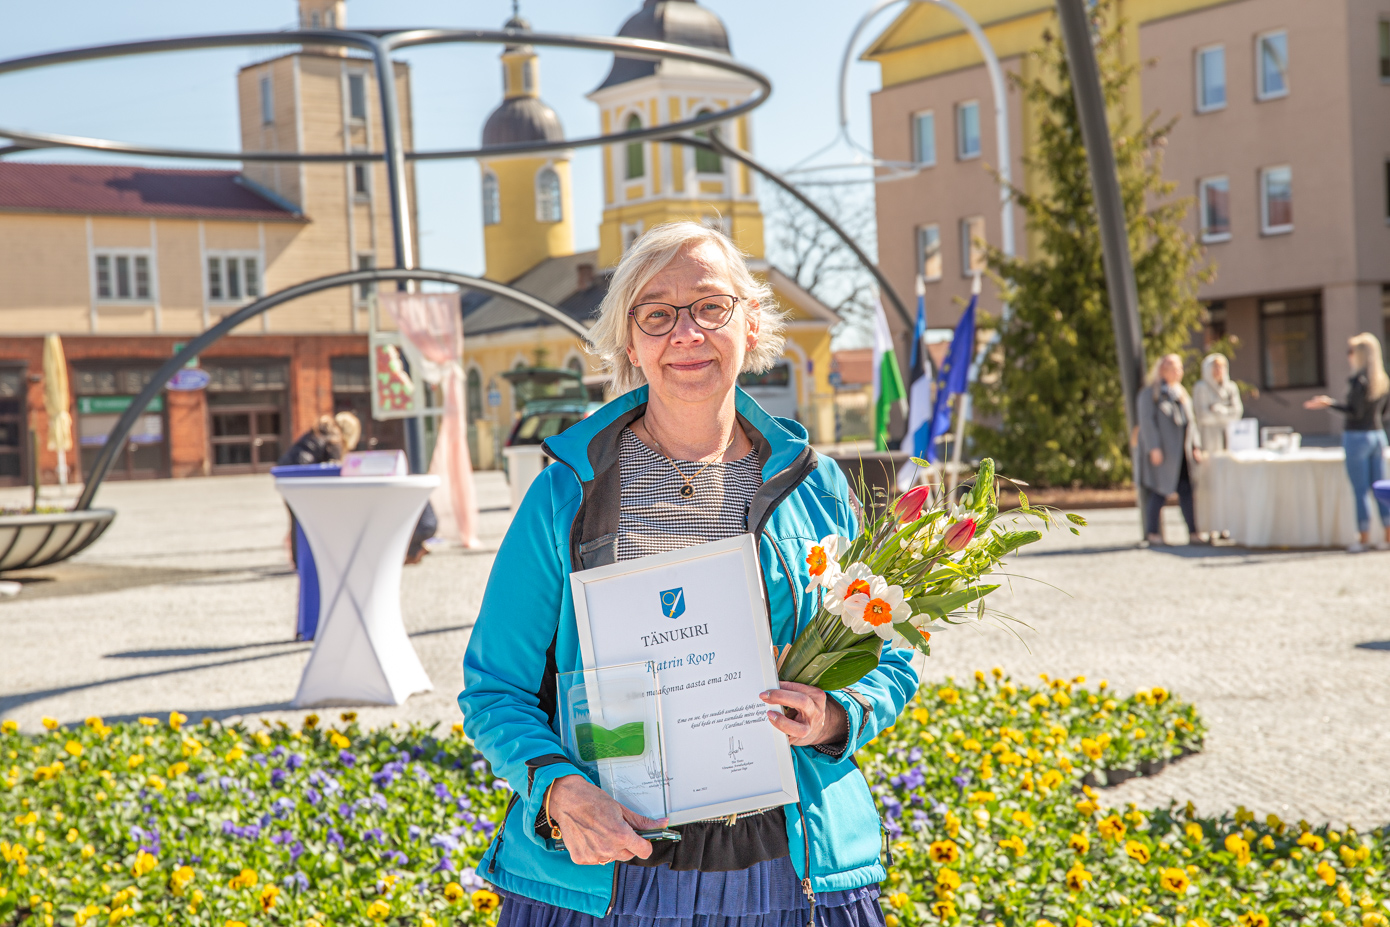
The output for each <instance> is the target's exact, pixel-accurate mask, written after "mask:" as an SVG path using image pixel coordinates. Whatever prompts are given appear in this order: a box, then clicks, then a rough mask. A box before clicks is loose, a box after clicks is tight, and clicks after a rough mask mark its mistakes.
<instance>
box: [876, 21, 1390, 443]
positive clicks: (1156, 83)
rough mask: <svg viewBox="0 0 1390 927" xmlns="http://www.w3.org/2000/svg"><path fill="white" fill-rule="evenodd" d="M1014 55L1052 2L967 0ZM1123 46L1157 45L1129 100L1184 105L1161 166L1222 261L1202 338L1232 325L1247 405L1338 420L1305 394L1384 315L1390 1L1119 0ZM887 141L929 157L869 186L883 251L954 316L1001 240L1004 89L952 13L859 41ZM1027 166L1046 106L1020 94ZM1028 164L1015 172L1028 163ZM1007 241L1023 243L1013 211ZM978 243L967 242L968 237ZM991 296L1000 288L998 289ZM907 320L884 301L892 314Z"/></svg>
mask: <svg viewBox="0 0 1390 927" xmlns="http://www.w3.org/2000/svg"><path fill="white" fill-rule="evenodd" d="M962 5H963V6H964V7H965V8H966V9H967V10H968V11H969V12H970V13H971V14H972V15H974V16H975V17H976V18H977V19H978V20H979V21H980V23H981V25H982V26H983V27H984V28H985V32H986V34H987V35H988V36H989V38H990V41H991V43H992V44H993V46H994V48H995V51H996V53H997V54H998V56H999V57H1000V59H1001V62H1002V64H1003V67H1004V69H1005V70H1006V71H1010V72H1014V73H1018V72H1019V71H1020V69H1027V68H1030V67H1033V65H1032V63H1031V62H1030V61H1029V60H1028V59H1027V58H1026V57H1025V56H1026V53H1027V52H1028V51H1029V50H1030V49H1032V48H1035V47H1037V46H1038V45H1039V44H1040V42H1041V37H1042V34H1043V31H1044V30H1047V29H1051V30H1052V31H1053V32H1054V34H1055V32H1056V25H1055V13H1054V12H1053V4H1052V3H1051V2H1049V0H962ZM1118 9H1119V12H1120V14H1121V16H1122V17H1123V18H1124V20H1125V21H1126V23H1127V28H1126V40H1127V41H1126V47H1125V54H1126V55H1127V56H1128V57H1129V58H1130V60H1134V61H1141V62H1145V63H1146V66H1145V67H1144V68H1143V69H1142V70H1141V76H1140V79H1139V80H1138V81H1137V87H1136V88H1135V92H1133V93H1131V96H1130V98H1129V99H1128V100H1127V101H1126V103H1125V109H1126V113H1127V115H1129V117H1130V118H1141V117H1142V116H1145V115H1148V114H1150V113H1153V112H1155V111H1156V112H1158V113H1159V114H1160V115H1161V118H1163V119H1168V118H1172V117H1177V122H1176V125H1175V126H1174V128H1173V131H1172V135H1171V137H1170V140H1169V144H1168V146H1167V148H1166V149H1165V153H1164V159H1165V164H1164V173H1165V175H1166V176H1167V177H1168V178H1169V179H1170V180H1174V181H1176V182H1177V184H1178V194H1179V195H1182V196H1185V197H1189V198H1190V199H1191V201H1192V208H1191V209H1190V211H1189V218H1188V224H1189V227H1190V229H1191V231H1192V234H1193V235H1194V236H1196V237H1197V238H1198V239H1199V240H1200V241H1201V242H1202V244H1203V247H1204V249H1205V254H1206V259H1207V260H1208V261H1209V262H1211V263H1212V264H1213V265H1214V266H1215V267H1216V271H1217V274H1216V278H1215V279H1214V280H1213V281H1212V282H1211V283H1208V284H1206V285H1204V286H1203V287H1202V289H1201V291H1200V296H1201V298H1202V299H1203V300H1204V301H1205V302H1206V304H1207V306H1208V308H1209V314H1210V318H1211V322H1210V327H1209V330H1208V331H1207V332H1206V333H1205V336H1206V338H1207V339H1208V340H1210V339H1211V338H1214V337H1219V336H1220V335H1222V334H1229V335H1233V336H1235V337H1236V338H1237V339H1238V341H1239V346H1238V348H1237V350H1236V355H1235V360H1234V362H1233V364H1232V373H1233V375H1234V376H1235V378H1236V379H1238V380H1240V381H1243V382H1244V383H1245V384H1247V385H1248V386H1249V387H1251V388H1252V392H1251V393H1250V394H1249V395H1248V396H1247V397H1246V410H1247V413H1246V414H1247V415H1251V416H1254V417H1257V418H1259V419H1260V420H1261V423H1262V424H1266V425H1292V426H1294V427H1295V429H1297V430H1299V431H1301V432H1303V433H1305V434H1306V435H1309V436H1313V435H1331V434H1333V433H1335V432H1337V431H1339V430H1340V428H1341V417H1340V416H1338V415H1335V414H1329V413H1327V412H1309V411H1305V410H1304V409H1303V407H1302V403H1303V400H1305V399H1307V398H1308V397H1310V396H1313V395H1316V394H1318V393H1322V392H1329V393H1332V394H1333V395H1336V396H1340V395H1341V394H1342V393H1343V391H1344V389H1345V378H1346V376H1347V374H1348V369H1347V362H1346V339H1347V338H1348V337H1349V336H1351V335H1353V334H1355V333H1357V332H1360V331H1370V332H1374V333H1375V334H1377V335H1380V336H1382V337H1384V335H1385V334H1386V333H1387V328H1390V315H1388V314H1387V313H1388V312H1390V309H1387V307H1390V0H1318V2H1316V3H1313V2H1307V0H1121V2H1120V3H1118ZM865 58H866V59H868V60H872V61H875V62H877V63H878V64H879V65H880V68H881V71H882V78H883V80H882V83H883V89H882V90H880V91H878V92H877V93H875V94H874V95H873V126H874V129H873V131H874V149H875V152H876V153H877V155H878V156H879V157H880V158H886V159H893V160H904V161H905V160H912V161H917V162H919V163H922V164H923V165H924V166H923V168H922V169H921V170H920V171H919V172H918V173H917V174H916V175H915V176H913V177H911V178H909V179H905V180H899V181H894V182H890V183H882V184H879V186H878V189H877V207H878V233H879V251H880V258H881V261H882V263H883V267H884V270H885V271H886V272H887V273H888V275H889V276H890V278H891V279H892V280H893V282H894V285H895V286H896V287H898V288H899V289H900V291H901V292H911V288H912V285H913V277H914V276H915V275H916V274H918V273H922V274H923V275H924V277H925V278H926V279H927V281H928V282H927V293H928V296H927V311H928V319H929V324H930V325H931V326H932V327H936V328H941V327H949V326H951V325H953V324H954V323H955V321H956V319H957V318H958V316H959V313H960V308H959V306H960V304H961V302H960V301H961V299H963V298H964V297H965V296H966V294H967V293H968V290H969V272H970V268H971V267H972V265H974V264H978V262H979V257H980V255H979V253H978V252H979V249H978V246H976V247H974V248H972V246H971V242H972V240H978V239H979V238H983V239H985V240H987V241H989V242H991V243H993V244H996V245H997V244H998V243H999V241H1000V237H999V235H1000V229H999V222H1000V218H999V206H998V202H999V201H998V195H999V194H998V187H997V185H996V184H995V182H994V180H993V178H992V176H991V174H990V173H989V171H988V169H987V168H988V167H989V166H991V165H993V164H995V163H997V162H996V152H997V139H996V137H995V131H994V109H993V107H994V104H993V99H992V97H991V94H990V85H989V80H988V77H987V75H986V73H985V69H984V66H983V63H982V59H981V57H980V54H979V52H978V50H977V49H976V47H975V45H974V43H973V42H972V41H971V40H970V38H969V36H968V35H967V34H966V33H965V32H964V30H963V29H962V28H961V26H960V24H959V22H957V21H956V20H955V19H954V18H953V17H952V16H950V14H948V13H946V12H945V11H943V10H941V9H939V8H935V7H931V6H929V5H927V4H913V5H911V6H910V7H908V9H907V10H906V11H904V13H903V14H902V15H900V16H899V17H898V18H897V19H896V20H895V21H894V22H893V23H891V24H890V25H889V26H888V28H887V29H885V30H884V31H883V33H882V34H881V35H879V36H878V38H877V39H876V40H875V42H874V43H873V44H872V46H871V47H870V48H869V49H868V51H867V52H866V53H865ZM1008 119H1009V124H1010V134H1011V141H1012V145H1013V150H1014V153H1015V162H1014V166H1013V174H1014V177H1015V178H1016V179H1017V178H1021V183H1022V185H1023V186H1024V187H1025V188H1030V187H1031V186H1032V184H1033V183H1034V182H1035V178H1032V177H1029V176H1028V175H1027V174H1026V173H1025V172H1024V170H1023V166H1022V163H1021V160H1019V158H1020V156H1021V154H1022V152H1023V151H1024V150H1026V148H1027V146H1028V144H1029V140H1030V132H1031V131H1032V129H1033V127H1034V126H1036V119H1035V117H1034V116H1033V115H1032V114H1031V113H1030V112H1029V108H1028V106H1027V105H1026V103H1025V102H1024V101H1022V100H1021V98H1020V95H1019V94H1018V92H1017V91H1014V90H1010V92H1009V94H1008ZM1016 182H1020V181H1019V180H1016ZM1017 223H1018V225H1017V228H1016V230H1015V240H1016V241H1017V242H1018V246H1017V247H1018V250H1019V251H1020V252H1021V253H1026V251H1027V249H1028V247H1029V241H1028V236H1027V234H1026V230H1025V229H1024V228H1023V224H1022V218H1021V215H1019V216H1018V218H1017ZM972 251H973V253H972ZM982 305H983V307H984V308H985V309H987V310H989V311H991V312H996V313H997V311H998V308H999V302H998V298H997V295H996V294H995V293H993V292H992V288H991V287H988V286H987V287H986V293H985V296H984V297H983V298H982ZM895 321H896V320H892V319H890V322H895Z"/></svg>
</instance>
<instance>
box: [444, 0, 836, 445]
mask: <svg viewBox="0 0 1390 927" xmlns="http://www.w3.org/2000/svg"><path fill="white" fill-rule="evenodd" d="M506 28H511V29H516V30H518V31H526V30H529V28H530V26H529V24H528V23H527V22H526V21H525V20H522V19H519V18H514V19H512V20H510V21H508V23H507V24H506ZM618 34H619V35H620V36H626V37H633V38H643V39H655V40H658V41H665V42H674V43H679V44H685V45H694V46H698V47H702V48H707V49H713V50H716V51H720V52H723V53H725V54H727V53H728V52H729V41H728V35H727V33H726V31H725V29H724V24H723V23H722V22H721V21H720V20H719V18H718V16H716V15H715V14H714V13H713V12H711V11H710V10H708V9H706V8H704V7H701V6H699V5H698V4H697V3H695V2H693V0H646V2H644V4H643V6H642V8H641V9H640V10H639V11H638V12H637V13H635V14H634V15H633V16H631V17H630V18H629V19H628V20H627V22H626V23H624V25H623V27H622V29H621V30H620V31H619V33H618ZM502 61H503V65H504V74H505V75H506V86H505V89H504V99H503V102H502V104H501V105H500V106H499V107H498V108H497V110H496V111H494V112H493V113H492V115H491V116H489V118H488V120H487V123H486V125H485V126H484V129H483V147H484V148H486V147H488V146H490V145H502V144H510V143H516V142H525V141H533V140H541V139H544V140H547V141H558V140H560V139H562V138H564V132H563V129H562V128H561V126H560V121H559V119H558V117H556V115H555V113H554V111H553V110H551V109H550V107H548V106H546V105H545V104H544V103H543V102H541V100H540V74H539V65H538V60H537V56H536V52H535V49H534V48H533V47H532V46H530V45H527V44H522V43H518V44H516V45H510V46H508V47H507V48H506V50H505V51H504V52H503V53H502ZM755 91H756V86H755V85H754V84H753V83H752V82H750V81H748V80H747V79H746V78H742V77H739V76H737V75H730V74H727V73H725V72H722V71H718V70H717V69H714V68H710V67H707V66H701V65H694V64H687V63H683V62H671V61H664V62H653V61H639V60H637V59H632V58H623V57H621V56H618V57H615V59H614V62H613V66H612V69H611V70H610V72H609V74H608V76H607V77H606V78H605V79H604V81H603V82H602V83H601V84H600V85H599V87H598V88H596V89H595V90H594V91H592V92H591V93H590V94H589V99H590V100H592V101H593V102H594V103H595V104H597V105H598V107H599V114H600V126H601V129H602V131H603V132H604V133H605V134H609V133H617V132H621V131H626V130H629V129H632V128H638V127H647V126H652V125H661V124H670V123H674V122H680V121H684V120H686V119H689V118H691V117H692V116H694V115H696V114H698V113H701V112H713V111H718V110H723V109H726V108H728V107H729V106H732V105H735V104H736V103H738V102H741V101H743V100H745V99H747V98H748V97H750V96H751V95H752V94H753V93H754V92H755ZM724 131H725V134H726V137H729V138H731V140H733V141H734V142H735V143H736V144H737V145H738V146H739V147H741V148H744V149H745V150H747V149H750V148H751V147H752V146H751V136H750V132H749V125H748V120H747V118H746V117H740V118H738V119H736V120H733V121H732V122H731V123H729V124H727V125H726V128H725V130H724ZM480 167H481V171H482V185H483V223H484V229H483V233H484V244H485V247H486V258H487V276H488V277H490V278H492V279H495V280H499V281H502V282H506V283H510V284H512V285H513V286H516V287H518V288H519V289H521V290H524V291H526V292H528V293H531V294H533V295H535V296H538V297H540V298H541V299H544V300H546V301H547V302H550V303H551V304H553V305H555V306H558V307H559V308H560V309H561V310H562V311H564V312H565V313H567V314H568V315H570V316H571V317H573V318H575V319H577V320H580V321H582V322H586V323H587V322H589V321H590V320H591V318H592V316H593V313H594V311H595V310H596V309H597V308H598V305H599V303H600V302H601V301H602V299H603V296H604V294H605V293H606V292H607V285H608V280H609V278H610V276H611V273H612V270H613V268H614V266H616V265H617V263H618V261H619V259H620V258H621V257H622V255H623V252H624V251H625V250H626V248H627V247H628V246H629V245H630V244H631V243H632V242H633V241H635V240H636V239H637V238H638V237H640V236H641V234H642V233H643V232H644V231H646V230H647V229H649V228H652V227H653V226H656V225H659V224H661V223H664V222H671V221H676V220H680V219H689V220H693V221H696V222H703V223H705V224H707V225H710V226H712V227H715V228H719V229H720V230H722V231H723V232H724V233H725V234H727V235H729V236H730V237H731V238H733V240H734V241H735V242H737V243H738V245H739V247H741V248H742V249H743V250H744V251H745V252H747V253H748V254H749V255H750V256H751V257H752V259H753V261H752V265H753V268H754V270H755V272H757V273H759V274H761V275H762V276H764V277H765V278H766V279H767V280H768V282H769V283H770V284H771V286H772V288H773V290H774V292H775V293H776V295H777V299H778V302H779V303H780V304H781V305H782V306H783V308H785V309H786V310H788V312H789V313H790V320H789V324H788V327H787V345H786V353H785V356H784V358H783V360H782V361H781V362H780V363H779V364H778V365H777V366H776V367H774V368H773V369H772V370H771V371H769V372H768V373H766V374H761V375H758V376H745V377H744V378H743V380H742V382H743V385H744V388H745V389H747V390H748V391H749V392H750V394H752V395H753V396H754V397H755V398H757V399H758V401H759V402H761V403H762V404H763V405H764V406H765V407H766V408H767V409H768V411H770V412H772V413H773V414H775V415H781V416H785V417H788V418H795V419H797V420H799V421H800V422H802V423H803V424H804V425H806V427H807V428H808V429H809V430H810V432H811V438H812V440H813V441H817V442H829V441H833V440H834V433H835V415H834V390H833V388H832V387H831V385H830V382H829V374H830V330H831V328H832V327H833V326H834V325H835V324H836V323H838V322H839V317H838V316H837V315H836V314H835V313H834V311H832V310H831V309H830V308H828V307H827V306H825V305H824V304H823V303H821V302H820V301H819V300H817V299H816V298H815V297H814V296H812V295H811V294H810V293H808V292H807V291H806V290H804V289H803V288H801V287H800V286H798V285H797V283H796V281H795V280H793V279H792V278H790V277H789V276H788V275H786V274H784V273H782V272H781V271H780V270H778V269H777V268H775V267H773V266H771V265H770V264H768V263H767V261H766V259H765V257H764V248H763V217H762V211H761V209H760V208H759V205H758V197H757V191H756V185H755V178H754V176H753V174H752V172H750V171H749V170H748V169H747V168H746V167H744V166H743V165H741V164H737V163H729V162H725V161H724V160H723V159H721V158H720V157H719V156H717V155H714V154H711V153H708V152H696V151H695V150H693V149H689V148H685V147H684V146H680V145H669V144H661V143H646V142H638V143H633V144H625V145H610V146H606V147H604V148H603V149H602V169H601V170H602V183H603V204H604V209H603V220H602V223H601V225H600V227H599V247H598V249H597V250H596V251H588V252H581V253H575V251H574V228H573V222H572V214H571V206H570V183H571V177H570V158H569V155H568V153H567V152H566V153H564V154H561V155H555V154H547V155H545V156H531V157H515V156H514V157H506V158H501V157H499V158H483V159H481V160H480ZM464 321H465V327H466V334H467V337H466V340H465V365H466V368H467V371H468V388H469V397H470V399H469V417H470V421H472V422H473V423H474V424H475V425H479V427H478V428H476V429H475V431H476V434H477V435H478V441H477V442H476V443H479V444H482V443H485V442H486V440H487V437H485V436H487V435H488V434H489V433H490V435H491V439H492V441H493V442H494V443H495V444H498V445H500V443H501V442H502V441H504V440H505V439H506V436H507V434H508V433H509V431H510V429H511V427H512V424H513V423H514V421H515V419H516V416H517V415H518V414H519V413H520V411H521V410H520V409H519V408H517V402H516V400H515V398H514V397H513V396H512V393H511V388H510V386H509V385H508V383H507V381H506V380H504V379H503V378H502V374H503V373H504V372H506V371H508V370H512V369H514V368H516V367H526V366H551V367H568V368H570V369H572V370H574V371H576V372H578V373H580V374H581V375H585V376H588V377H590V378H591V380H592V379H597V374H598V370H597V367H596V366H595V364H594V361H593V359H592V358H590V357H588V356H587V355H586V354H585V352H584V349H583V345H582V343H581V342H580V341H579V339H577V338H575V337H574V336H573V335H572V334H571V333H570V332H568V331H567V330H565V329H563V328H561V327H560V326H557V325H551V324H546V323H544V322H543V321H541V320H539V319H537V317H536V315H535V314H534V313H532V312H530V311H529V310H523V309H521V308H519V307H516V306H513V305H511V304H509V303H507V302H505V301H504V300H500V299H488V298H485V297H472V298H469V297H465V300H464ZM475 456H476V457H478V458H481V459H483V460H486V459H487V458H488V456H489V454H488V448H486V447H476V448H475Z"/></svg>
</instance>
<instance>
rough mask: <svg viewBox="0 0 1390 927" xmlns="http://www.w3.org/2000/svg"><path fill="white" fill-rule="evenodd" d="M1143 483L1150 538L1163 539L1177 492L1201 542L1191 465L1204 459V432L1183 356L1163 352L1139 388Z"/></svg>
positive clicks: (1186, 518) (1191, 532)
mask: <svg viewBox="0 0 1390 927" xmlns="http://www.w3.org/2000/svg"><path fill="white" fill-rule="evenodd" d="M1137 412H1138V415H1139V450H1140V454H1141V459H1140V473H1139V485H1141V486H1143V487H1144V488H1145V489H1146V490H1148V493H1149V495H1148V499H1147V500H1146V504H1145V507H1144V530H1145V532H1146V533H1147V534H1148V538H1149V543H1150V544H1156V545H1162V544H1163V525H1162V521H1161V515H1162V514H1163V503H1164V502H1166V501H1167V499H1168V496H1169V494H1170V493H1173V492H1175V491H1176V492H1177V494H1178V507H1179V508H1181V509H1182V517H1183V521H1185V522H1187V531H1188V534H1189V536H1190V538H1191V540H1193V541H1197V542H1198V543H1200V539H1199V537H1198V534H1197V522H1196V519H1195V518H1194V515H1193V511H1192V477H1191V469H1190V465H1195V464H1198V463H1201V461H1202V436H1201V435H1200V434H1198V432H1197V424H1196V422H1195V421H1194V417H1193V415H1192V401H1191V400H1190V399H1188V396H1187V390H1185V389H1183V386H1182V358H1181V357H1179V356H1178V355H1176V354H1165V355H1163V356H1162V357H1160V358H1159V359H1158V361H1157V362H1156V363H1155V364H1154V366H1153V369H1152V370H1151V371H1149V379H1148V382H1147V383H1146V384H1145V387H1144V389H1142V390H1140V391H1139V399H1138V410H1137Z"/></svg>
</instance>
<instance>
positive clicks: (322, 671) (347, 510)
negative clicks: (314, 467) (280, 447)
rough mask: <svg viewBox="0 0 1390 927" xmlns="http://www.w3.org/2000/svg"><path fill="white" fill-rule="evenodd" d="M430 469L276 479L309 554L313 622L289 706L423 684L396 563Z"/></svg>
mask: <svg viewBox="0 0 1390 927" xmlns="http://www.w3.org/2000/svg"><path fill="white" fill-rule="evenodd" d="M438 485H439V477H437V476H366V477H339V476H323V477H301V478H299V479H284V480H276V481H275V488H276V489H278V490H279V491H280V494H281V495H282V496H284V497H285V501H286V502H287V503H289V506H290V508H291V509H293V510H294V514H295V517H296V518H298V519H299V524H300V525H301V526H303V528H304V534H305V535H306V536H307V537H308V538H309V547H310V549H311V550H313V552H314V563H315V564H316V565H317V567H318V574H319V602H320V605H319V626H318V634H317V635H316V636H315V638H314V649H313V651H312V652H311V653H310V654H309V662H308V664H307V665H306V666H305V667H304V675H303V676H302V677H301V678H300V680H299V692H298V693H297V694H296V695H295V697H294V706H295V707H296V708H302V707H308V706H310V705H324V704H361V703H370V704H377V705H399V704H401V703H402V702H404V701H405V700H406V699H408V698H409V697H410V696H411V695H412V694H413V693H415V692H425V691H428V690H430V689H432V688H434V687H433V685H432V684H431V683H430V678H429V676H428V675H426V673H425V668H424V666H422V665H421V663H420V658H419V656H418V655H416V653H415V648H414V647H412V646H411V644H410V638H409V637H407V636H406V633H405V625H404V623H402V621H401V566H402V564H403V562H404V560H405V552H406V548H407V547H408V546H409V545H410V536H411V534H412V533H413V531H414V529H415V523H416V521H418V520H419V518H420V513H421V512H422V511H423V510H424V508H425V502H426V501H427V500H428V499H429V497H430V492H431V491H433V490H434V488H435V487H437V486H438Z"/></svg>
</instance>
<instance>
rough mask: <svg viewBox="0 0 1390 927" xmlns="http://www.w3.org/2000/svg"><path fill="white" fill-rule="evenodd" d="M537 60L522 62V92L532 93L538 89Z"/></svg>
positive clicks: (529, 59) (531, 59) (530, 59)
mask: <svg viewBox="0 0 1390 927" xmlns="http://www.w3.org/2000/svg"><path fill="white" fill-rule="evenodd" d="M535 68H536V59H535V58H527V59H525V60H523V61H522V62H521V92H522V93H531V92H532V91H533V90H535V89H536V72H535Z"/></svg>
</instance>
